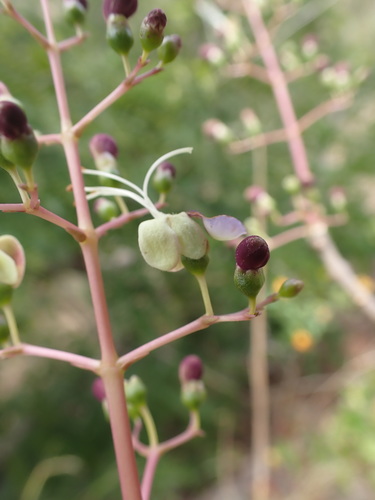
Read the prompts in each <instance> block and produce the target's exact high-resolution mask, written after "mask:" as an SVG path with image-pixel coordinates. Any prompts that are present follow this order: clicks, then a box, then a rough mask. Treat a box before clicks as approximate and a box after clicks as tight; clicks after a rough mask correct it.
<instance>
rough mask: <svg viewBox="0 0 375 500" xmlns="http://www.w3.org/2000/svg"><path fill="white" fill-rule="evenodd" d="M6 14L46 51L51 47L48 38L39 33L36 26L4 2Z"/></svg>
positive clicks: (8, 3)
mask: <svg viewBox="0 0 375 500" xmlns="http://www.w3.org/2000/svg"><path fill="white" fill-rule="evenodd" d="M3 5H4V12H5V14H7V15H8V16H9V17H11V18H12V19H14V20H15V21H17V23H19V24H20V25H21V26H23V27H24V28H25V30H26V31H28V32H29V33H30V35H31V36H32V37H33V38H34V39H35V40H36V41H37V42H38V43H39V44H40V45H41V46H42V47H43V48H44V49H45V50H47V49H48V48H49V46H50V44H49V42H48V40H47V38H46V37H45V36H44V35H42V33H40V31H38V30H37V29H36V28H35V26H33V25H32V24H31V23H29V21H28V20H27V19H25V18H24V17H22V16H21V14H19V12H17V11H16V9H15V8H14V7H13V5H12V4H11V3H10V2H8V1H7V2H3Z"/></svg>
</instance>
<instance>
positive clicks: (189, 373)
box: [178, 354, 203, 384]
mask: <svg viewBox="0 0 375 500" xmlns="http://www.w3.org/2000/svg"><path fill="white" fill-rule="evenodd" d="M202 375H203V363H202V360H201V359H200V358H199V357H198V356H196V355H195V354H190V355H189V356H186V357H185V358H184V359H183V360H182V361H181V363H180V366H179V369H178V376H179V379H180V382H181V384H185V383H186V382H189V381H190V380H201V378H202Z"/></svg>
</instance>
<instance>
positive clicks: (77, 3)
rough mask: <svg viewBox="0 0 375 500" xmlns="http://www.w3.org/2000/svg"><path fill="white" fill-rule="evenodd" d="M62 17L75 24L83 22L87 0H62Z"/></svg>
mask: <svg viewBox="0 0 375 500" xmlns="http://www.w3.org/2000/svg"><path fill="white" fill-rule="evenodd" d="M63 7H64V17H65V20H66V21H67V22H68V23H69V24H72V25H73V26H75V25H80V24H83V23H84V21H85V18H86V13H87V8H88V5H87V0H64V3H63Z"/></svg>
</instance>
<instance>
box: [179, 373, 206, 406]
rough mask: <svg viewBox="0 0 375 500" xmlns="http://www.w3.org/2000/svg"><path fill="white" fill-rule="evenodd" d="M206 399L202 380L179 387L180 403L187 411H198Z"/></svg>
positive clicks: (191, 381) (192, 381) (190, 381)
mask: <svg viewBox="0 0 375 500" xmlns="http://www.w3.org/2000/svg"><path fill="white" fill-rule="evenodd" d="M205 399H206V389H205V386H204V383H203V382H202V380H189V381H188V382H185V383H184V384H183V385H182V387H181V402H182V404H183V405H184V406H186V407H187V408H188V409H189V410H198V408H199V407H200V406H201V404H202V403H203V401H204V400H205Z"/></svg>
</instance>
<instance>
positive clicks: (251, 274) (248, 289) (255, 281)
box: [234, 266, 265, 298]
mask: <svg viewBox="0 0 375 500" xmlns="http://www.w3.org/2000/svg"><path fill="white" fill-rule="evenodd" d="M264 281H265V277H264V272H263V269H262V268H259V269H249V270H248V271H244V270H243V269H241V268H240V267H239V266H236V269H235V271H234V284H235V285H236V287H237V288H238V289H239V290H240V291H241V292H242V293H243V294H244V295H246V297H249V298H255V297H256V296H257V295H258V293H259V292H260V289H261V288H262V286H263V285H264Z"/></svg>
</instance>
